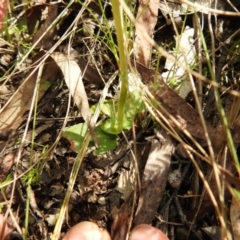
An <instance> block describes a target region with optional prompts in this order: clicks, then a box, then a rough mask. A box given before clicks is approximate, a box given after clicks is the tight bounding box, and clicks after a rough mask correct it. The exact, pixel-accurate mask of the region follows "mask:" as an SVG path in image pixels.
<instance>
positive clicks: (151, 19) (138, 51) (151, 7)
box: [134, 0, 159, 67]
mask: <svg viewBox="0 0 240 240" xmlns="http://www.w3.org/2000/svg"><path fill="white" fill-rule="evenodd" d="M158 4H159V1H158V0H152V1H149V0H141V1H139V7H138V13H137V24H136V33H135V42H134V51H135V56H136V59H137V61H138V62H140V63H141V64H143V65H145V66H147V67H148V66H149V64H150V60H151V52H152V45H151V44H150V43H149V41H147V40H146V38H145V37H144V34H143V32H144V31H143V30H145V32H146V33H147V34H148V35H149V36H150V37H152V36H153V31H154V27H155V25H156V23H157V18H158V7H157V6H158ZM139 26H140V27H139Z"/></svg>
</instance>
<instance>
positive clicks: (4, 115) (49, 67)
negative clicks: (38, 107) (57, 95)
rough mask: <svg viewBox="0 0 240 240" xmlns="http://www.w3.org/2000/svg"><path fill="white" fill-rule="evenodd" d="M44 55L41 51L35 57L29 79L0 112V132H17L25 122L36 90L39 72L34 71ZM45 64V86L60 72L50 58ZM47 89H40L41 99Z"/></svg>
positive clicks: (41, 83)
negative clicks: (46, 82)
mask: <svg viewBox="0 0 240 240" xmlns="http://www.w3.org/2000/svg"><path fill="white" fill-rule="evenodd" d="M44 54H45V52H44V51H41V52H39V53H38V54H37V55H36V56H35V57H34V60H33V62H34V63H33V66H32V70H30V71H29V73H28V74H27V75H28V77H26V80H25V81H24V82H23V84H22V85H21V86H20V87H19V88H18V90H17V91H16V92H15V93H14V95H13V96H12V97H11V98H10V99H9V101H8V102H7V103H6V104H5V105H4V107H3V108H2V109H1V110H0V119H1V120H0V132H2V131H3V132H4V131H6V130H10V129H12V130H17V129H18V127H19V126H20V125H21V123H22V122H23V120H24V114H25V112H26V111H27V110H29V108H30V105H31V102H32V97H33V92H34V89H35V88H36V80H37V76H38V71H35V72H34V73H33V74H32V71H34V70H35V68H36V67H37V64H38V63H39V60H40V59H41V58H42V57H43V56H44ZM43 64H44V68H43V72H42V77H41V80H40V85H43V83H44V82H45V81H46V80H48V81H52V80H54V79H55V78H56V76H57V73H58V71H59V69H58V67H57V65H56V64H55V62H54V61H53V60H52V59H51V58H50V57H48V58H47V60H46V61H45V63H43ZM47 89H48V87H45V86H44V87H40V89H39V93H38V97H39V99H40V98H41V97H42V96H43V95H44V93H45V92H46V90H47Z"/></svg>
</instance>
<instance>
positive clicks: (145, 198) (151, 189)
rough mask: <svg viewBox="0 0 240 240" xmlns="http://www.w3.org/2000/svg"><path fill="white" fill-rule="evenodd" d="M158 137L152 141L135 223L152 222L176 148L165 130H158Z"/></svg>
mask: <svg viewBox="0 0 240 240" xmlns="http://www.w3.org/2000/svg"><path fill="white" fill-rule="evenodd" d="M156 135H157V138H158V140H157V139H154V140H153V141H152V147H151V150H150V154H149V156H148V160H147V162H146V166H145V169H144V173H143V178H142V189H141V191H140V196H139V202H138V208H137V211H136V215H135V218H134V224H135V225H138V224H141V223H147V224H151V223H152V220H153V219H154V217H155V214H156V212H157V208H158V206H159V203H160V202H161V198H162V196H163V193H164V190H165V187H166V183H167V177H168V172H169V168H170V163H171V157H172V154H173V151H174V149H175V146H174V143H173V141H172V140H171V138H170V137H169V136H168V135H167V133H166V132H165V131H164V130H161V131H159V130H156Z"/></svg>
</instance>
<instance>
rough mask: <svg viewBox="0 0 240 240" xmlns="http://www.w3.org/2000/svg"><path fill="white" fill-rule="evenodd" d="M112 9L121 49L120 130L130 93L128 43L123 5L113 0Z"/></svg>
mask: <svg viewBox="0 0 240 240" xmlns="http://www.w3.org/2000/svg"><path fill="white" fill-rule="evenodd" d="M111 2H112V11H113V17H114V22H115V28H116V33H117V41H118V49H119V70H120V80H121V90H120V96H119V108H118V130H119V131H122V129H123V116H124V107H125V102H126V99H127V93H128V80H127V61H128V56H127V46H126V45H127V44H126V36H125V31H124V25H123V11H122V7H121V5H120V4H119V2H118V1H116V0H111Z"/></svg>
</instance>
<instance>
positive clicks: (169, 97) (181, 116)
mask: <svg viewBox="0 0 240 240" xmlns="http://www.w3.org/2000/svg"><path fill="white" fill-rule="evenodd" d="M136 67H137V70H138V72H139V74H140V75H141V76H142V78H143V81H144V82H145V83H146V84H148V85H149V89H150V91H151V92H152V94H153V95H154V96H155V98H156V100H157V101H159V102H160V103H161V106H162V107H163V108H164V109H165V110H166V111H167V112H168V113H169V114H171V115H172V116H173V117H174V118H175V120H177V121H178V122H179V123H180V126H181V128H180V129H179V126H176V124H175V123H174V121H172V120H171V118H169V117H168V116H166V117H167V119H168V122H169V123H170V124H171V125H172V126H174V127H175V128H178V129H179V130H180V131H182V130H187V131H188V132H189V133H190V134H191V135H192V136H193V137H195V138H196V139H197V140H198V142H199V143H200V144H202V146H206V140H205V137H204V136H205V133H204V129H203V127H202V123H201V120H200V117H199V114H198V112H197V111H196V110H195V109H193V108H192V107H191V106H190V105H189V104H188V103H187V102H186V101H185V100H184V99H182V98H181V97H180V96H179V95H178V94H177V93H175V92H174V91H173V90H172V89H171V88H170V87H168V86H167V84H166V83H165V82H164V81H163V78H162V76H161V75H160V74H158V73H156V72H155V71H154V70H151V69H149V68H147V67H145V66H143V65H141V64H139V63H137V65H136ZM155 79H157V82H158V85H159V87H158V89H157V90H155V89H152V88H151V87H150V85H151V83H154V81H155ZM163 114H164V113H163ZM164 115H165V114H164ZM206 125H207V129H208V133H209V136H210V139H211V141H212V145H213V148H214V150H215V151H216V152H217V151H218V150H219V149H220V147H221V145H222V142H223V136H222V135H221V133H220V132H219V131H218V130H216V129H214V128H213V127H212V126H211V125H210V124H208V123H206Z"/></svg>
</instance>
